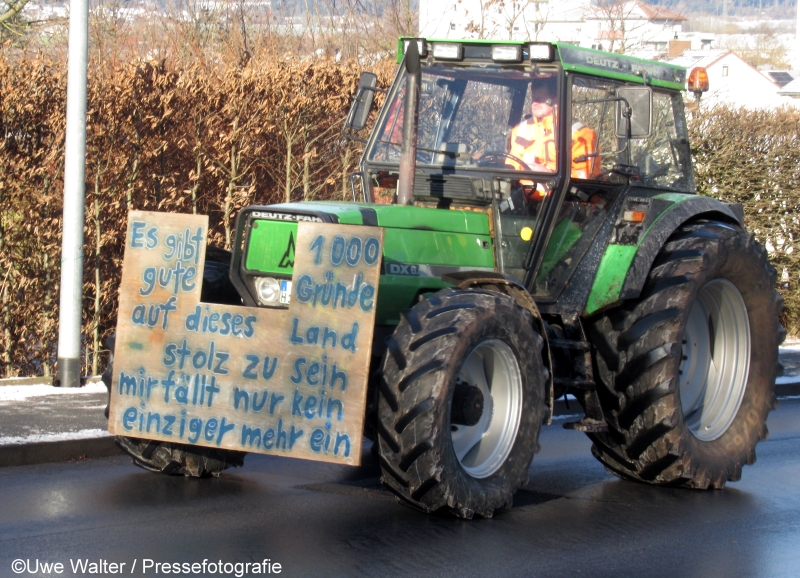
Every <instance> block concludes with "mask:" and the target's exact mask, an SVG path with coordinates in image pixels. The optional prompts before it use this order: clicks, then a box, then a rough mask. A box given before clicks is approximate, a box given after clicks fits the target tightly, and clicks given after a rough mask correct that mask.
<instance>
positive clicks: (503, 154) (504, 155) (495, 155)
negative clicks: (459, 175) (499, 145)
mask: <svg viewBox="0 0 800 578" xmlns="http://www.w3.org/2000/svg"><path fill="white" fill-rule="evenodd" d="M498 157H501V158H506V159H511V160H512V161H514V162H515V163H519V165H520V166H521V167H522V168H523V170H526V171H529V172H533V169H531V168H530V167H529V166H528V165H527V164H526V163H525V161H523V160H522V159H521V158H519V157H515V156H514V155H512V154H509V153H506V152H502V151H484V153H483V154H482V155H481V156H480V158H479V159H478V164H479V165H480V163H481V161H482V160H483V159H489V158H498Z"/></svg>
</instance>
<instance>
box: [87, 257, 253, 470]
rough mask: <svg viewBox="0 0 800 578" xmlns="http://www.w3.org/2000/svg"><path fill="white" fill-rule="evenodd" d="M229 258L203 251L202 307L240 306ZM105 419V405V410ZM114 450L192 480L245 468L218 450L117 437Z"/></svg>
mask: <svg viewBox="0 0 800 578" xmlns="http://www.w3.org/2000/svg"><path fill="white" fill-rule="evenodd" d="M230 259H231V254H230V252H229V251H226V250H225V249H221V248H219V247H212V246H208V247H206V262H205V268H204V269H203V284H202V287H201V290H200V300H201V301H202V302H204V303H219V304H223V305H240V304H241V302H242V301H241V298H240V297H239V294H238V293H237V292H236V288H235V287H234V286H233V284H232V283H231V282H230V279H229V278H228V268H229V266H230ZM114 345H115V335H111V337H109V338H108V339H107V340H106V347H107V348H108V350H109V352H110V355H109V362H108V366H107V367H106V370H105V371H104V372H103V375H102V380H103V383H104V384H105V386H106V388H108V395H109V402H110V399H111V382H112V375H113V373H114ZM105 415H106V418H108V405H106V409H105ZM115 443H116V445H117V447H119V448H120V449H121V450H122V451H124V452H125V453H126V454H128V455H129V456H131V459H132V460H133V463H134V464H135V465H137V466H139V467H141V468H144V469H146V470H148V471H151V472H159V473H162V474H170V475H183V476H189V477H195V478H205V477H208V476H218V475H220V473H222V471H223V470H226V469H228V468H231V467H241V466H242V465H244V456H245V455H247V454H246V453H245V452H236V451H232V450H219V449H214V448H206V447H202V446H193V445H188V444H176V443H170V442H161V441H155V440H144V439H139V438H132V437H127V436H117V437H116V439H115Z"/></svg>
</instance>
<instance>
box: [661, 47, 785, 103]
mask: <svg viewBox="0 0 800 578" xmlns="http://www.w3.org/2000/svg"><path fill="white" fill-rule="evenodd" d="M670 62H671V63H672V64H677V65H678V66H684V67H686V68H687V69H688V71H689V72H691V70H692V69H693V68H695V67H697V66H700V67H703V68H705V69H706V72H708V84H709V90H708V92H707V93H705V94H704V95H703V97H702V102H703V103H705V105H707V106H714V105H717V104H725V105H729V106H734V107H738V106H743V107H745V108H750V109H756V108H777V107H780V106H783V105H789V106H792V105H793V104H794V103H795V102H798V101H794V100H793V99H792V98H789V97H787V96H784V95H782V94H780V90H781V87H780V85H779V84H778V83H777V82H775V81H774V80H773V79H772V78H771V77H769V76H768V75H767V74H765V73H763V72H760V71H759V70H757V69H755V68H753V67H752V66H750V65H749V64H747V62H745V61H744V60H742V59H741V58H740V57H739V56H737V55H736V54H735V53H733V52H731V51H729V50H687V51H686V52H684V53H683V54H682V55H681V56H679V57H678V58H674V59H672V60H671V61H670ZM689 98H691V97H689Z"/></svg>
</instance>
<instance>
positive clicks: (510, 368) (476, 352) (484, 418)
mask: <svg viewBox="0 0 800 578" xmlns="http://www.w3.org/2000/svg"><path fill="white" fill-rule="evenodd" d="M458 379H460V380H461V381H463V382H465V383H467V384H469V385H473V386H476V387H478V388H479V389H480V390H481V393H482V394H483V399H484V405H483V413H482V414H481V417H480V420H479V421H478V423H476V424H475V425H473V426H466V425H455V424H452V425H451V426H450V436H451V439H452V441H453V450H455V453H456V457H457V458H458V461H459V463H460V464H461V467H462V468H464V470H465V471H466V472H467V473H468V474H469V475H470V476H472V477H473V478H487V477H489V476H491V475H492V474H494V473H495V472H496V471H497V470H499V469H500V467H501V466H502V465H503V463H505V461H506V458H508V454H509V453H510V452H511V448H512V447H513V446H514V441H515V440H516V439H517V431H518V430H519V420H520V417H521V413H522V374H521V372H520V369H519V364H518V363H517V359H516V357H515V356H514V353H513V352H512V351H511V348H510V347H509V346H508V345H506V344H505V343H504V342H502V341H500V340H498V339H489V340H486V341H483V342H481V343H479V344H478V345H477V346H476V347H475V348H474V349H473V350H472V351H471V352H470V354H469V355H468V356H467V359H466V361H464V364H463V365H462V366H461V371H460V372H459V374H458Z"/></svg>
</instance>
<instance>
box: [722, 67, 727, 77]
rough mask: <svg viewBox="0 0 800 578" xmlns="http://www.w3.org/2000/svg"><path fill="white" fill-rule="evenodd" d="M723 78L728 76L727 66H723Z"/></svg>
mask: <svg viewBox="0 0 800 578" xmlns="http://www.w3.org/2000/svg"><path fill="white" fill-rule="evenodd" d="M722 76H728V67H727V66H723V67H722Z"/></svg>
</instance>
